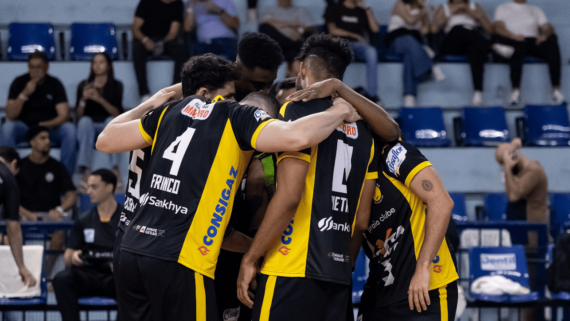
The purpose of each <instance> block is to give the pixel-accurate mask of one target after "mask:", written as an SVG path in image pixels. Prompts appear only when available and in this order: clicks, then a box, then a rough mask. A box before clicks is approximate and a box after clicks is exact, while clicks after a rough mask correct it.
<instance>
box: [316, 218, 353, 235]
mask: <svg viewBox="0 0 570 321" xmlns="http://www.w3.org/2000/svg"><path fill="white" fill-rule="evenodd" d="M318 227H319V228H320V229H321V232H323V231H330V230H335V231H341V232H350V225H348V223H344V224H342V223H335V222H334V221H333V217H332V216H329V217H328V218H327V217H325V218H323V219H321V220H320V221H319V223H318Z"/></svg>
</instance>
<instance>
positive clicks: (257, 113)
mask: <svg viewBox="0 0 570 321" xmlns="http://www.w3.org/2000/svg"><path fill="white" fill-rule="evenodd" d="M253 117H255V120H257V121H258V122H259V120H265V118H270V117H271V116H269V114H268V113H266V112H264V111H263V110H261V109H258V110H256V111H255V113H254V114H253Z"/></svg>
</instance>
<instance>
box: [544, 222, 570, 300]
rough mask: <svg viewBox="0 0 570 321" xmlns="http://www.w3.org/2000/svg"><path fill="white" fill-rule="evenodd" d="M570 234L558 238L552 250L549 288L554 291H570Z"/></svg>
mask: <svg viewBox="0 0 570 321" xmlns="http://www.w3.org/2000/svg"><path fill="white" fill-rule="evenodd" d="M569 266H570V234H569V233H566V234H562V235H560V236H559V237H558V239H556V245H555V246H554V250H553V251H552V264H550V267H549V268H548V288H549V289H550V291H552V292H570V269H568V267H569Z"/></svg>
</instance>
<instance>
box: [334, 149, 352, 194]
mask: <svg viewBox="0 0 570 321" xmlns="http://www.w3.org/2000/svg"><path fill="white" fill-rule="evenodd" d="M352 150H353V147H352V146H350V145H348V144H346V143H345V142H343V141H342V140H340V139H339V140H338V141H337V144H336V158H335V161H334V173H333V184H332V190H333V191H334V192H338V193H343V194H346V193H347V189H346V181H347V180H348V175H349V174H350V170H351V168H352Z"/></svg>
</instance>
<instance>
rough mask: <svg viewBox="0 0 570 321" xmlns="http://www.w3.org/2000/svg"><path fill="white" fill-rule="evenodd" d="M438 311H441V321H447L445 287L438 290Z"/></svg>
mask: <svg viewBox="0 0 570 321" xmlns="http://www.w3.org/2000/svg"><path fill="white" fill-rule="evenodd" d="M439 310H440V311H441V321H449V315H448V310H447V285H444V286H442V287H441V288H439Z"/></svg>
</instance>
